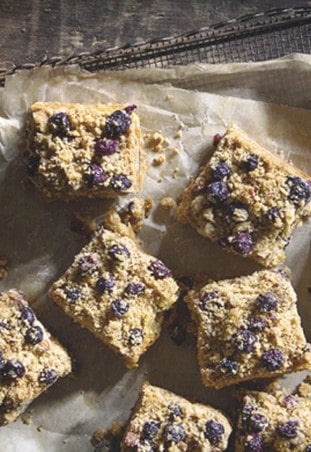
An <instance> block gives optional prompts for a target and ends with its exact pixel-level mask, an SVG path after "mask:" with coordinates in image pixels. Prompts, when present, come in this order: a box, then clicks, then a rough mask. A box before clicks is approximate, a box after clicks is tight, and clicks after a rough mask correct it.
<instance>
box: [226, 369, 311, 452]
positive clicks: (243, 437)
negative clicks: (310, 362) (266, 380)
mask: <svg viewBox="0 0 311 452" xmlns="http://www.w3.org/2000/svg"><path fill="white" fill-rule="evenodd" d="M241 402H242V403H241V407H240V410H239V418H238V422H237V428H236V444H235V449H234V450H235V451H236V452H247V451H259V452H260V451H265V450H267V451H268V450H269V451H271V452H278V451H287V450H296V451H301V452H311V422H310V419H311V377H310V376H309V377H307V378H306V379H305V380H304V381H303V382H302V383H301V384H300V385H299V386H298V388H297V390H296V391H294V393H290V392H289V391H288V390H286V389H285V388H282V387H281V386H280V385H278V384H277V383H276V384H272V385H270V386H268V387H267V388H266V390H265V391H249V392H245V393H244V394H243V397H242V400H241Z"/></svg>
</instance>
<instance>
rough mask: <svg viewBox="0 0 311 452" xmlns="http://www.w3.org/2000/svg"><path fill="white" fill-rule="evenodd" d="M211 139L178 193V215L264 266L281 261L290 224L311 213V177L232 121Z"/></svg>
mask: <svg viewBox="0 0 311 452" xmlns="http://www.w3.org/2000/svg"><path fill="white" fill-rule="evenodd" d="M215 141H216V143H215V151H214V153H213V155H212V157H211V159H210V160H209V161H208V163H207V164H206V165H205V166H203V167H202V168H201V170H200V172H199V174H198V176H197V177H193V178H192V179H191V180H190V182H189V184H188V186H187V187H186V188H185V190H184V191H183V193H182V194H181V196H180V199H179V202H178V207H177V218H178V219H179V220H180V221H181V222H182V223H188V224H190V225H191V226H192V227H193V228H195V229H196V230H197V231H198V232H199V233H200V234H201V235H202V236H204V237H206V238H208V239H210V240H212V241H215V242H218V243H219V244H220V245H222V246H223V247H225V249H226V250H228V251H232V252H234V253H236V254H239V255H240V256H244V257H249V258H251V259H253V260H255V261H257V262H259V263H260V264H262V265H263V266H264V267H273V266H275V265H278V264H280V263H282V262H284V260H285V247H286V245H287V244H288V242H289V240H290V238H291V235H292V233H293V231H294V229H295V228H296V227H297V226H299V225H300V224H301V223H302V221H303V220H305V219H306V218H307V217H308V216H310V213H311V203H310V189H311V178H310V177H309V176H307V175H306V174H304V173H303V172H302V171H300V170H299V169H298V168H295V167H294V166H292V165H290V164H288V163H287V162H285V161H284V160H282V159H281V158H279V157H277V156H276V155H274V154H272V153H270V152H269V151H267V150H265V149H263V148H262V147H260V146H259V145H258V144H257V143H255V142H254V141H252V140H251V139H250V138H249V137H248V136H247V135H246V133H245V132H243V131H242V130H240V129H239V128H238V127H236V126H232V127H230V128H229V129H228V130H227V132H226V133H225V135H224V136H223V137H220V136H219V137H218V136H217V137H216V140H215Z"/></svg>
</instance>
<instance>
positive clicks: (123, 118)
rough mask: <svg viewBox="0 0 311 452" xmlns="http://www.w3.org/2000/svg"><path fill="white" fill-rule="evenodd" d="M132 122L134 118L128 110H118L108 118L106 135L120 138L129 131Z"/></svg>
mask: <svg viewBox="0 0 311 452" xmlns="http://www.w3.org/2000/svg"><path fill="white" fill-rule="evenodd" d="M131 124H132V119H131V117H130V115H129V114H128V113H127V112H126V111H122V110H116V111H114V112H113V113H112V114H111V115H110V116H108V117H107V119H106V124H105V130H104V135H105V136H106V137H108V138H119V137H120V136H121V135H124V134H125V133H126V132H127V131H128V129H129V128H130V125H131Z"/></svg>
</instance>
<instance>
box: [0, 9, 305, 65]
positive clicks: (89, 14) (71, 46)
mask: <svg viewBox="0 0 311 452" xmlns="http://www.w3.org/2000/svg"><path fill="white" fill-rule="evenodd" d="M301 3H302V2H301V1H299V0H296V1H295V0H282V1H280V0H260V1H258V0H136V1H135V0H0V69H1V68H2V69H3V68H9V67H10V66H11V65H20V64H24V63H33V62H39V61H42V60H43V59H44V58H45V57H51V56H55V55H57V56H69V55H72V54H74V53H78V52H82V51H95V50H97V49H106V48H110V47H114V46H120V45H123V44H127V43H129V42H136V41H141V40H149V39H153V38H158V37H162V36H170V35H173V34H177V33H182V32H186V31H190V30H193V29H198V28H200V27H204V26H207V25H211V24H213V23H217V22H220V21H224V20H227V19H231V18H234V17H237V16H241V15H244V14H250V13H255V12H259V11H265V10H268V9H272V8H280V7H282V8H287V7H294V6H301ZM308 4H309V5H310V3H308Z"/></svg>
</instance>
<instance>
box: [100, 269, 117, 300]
mask: <svg viewBox="0 0 311 452" xmlns="http://www.w3.org/2000/svg"><path fill="white" fill-rule="evenodd" d="M115 284H116V279H115V277H114V276H113V275H112V274H111V273H109V274H108V275H107V276H106V277H105V278H103V277H101V278H98V280H97V281H96V290H97V292H98V293H99V294H100V295H102V294H103V293H105V292H106V293H111V292H112V290H113V288H114V286H115Z"/></svg>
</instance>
